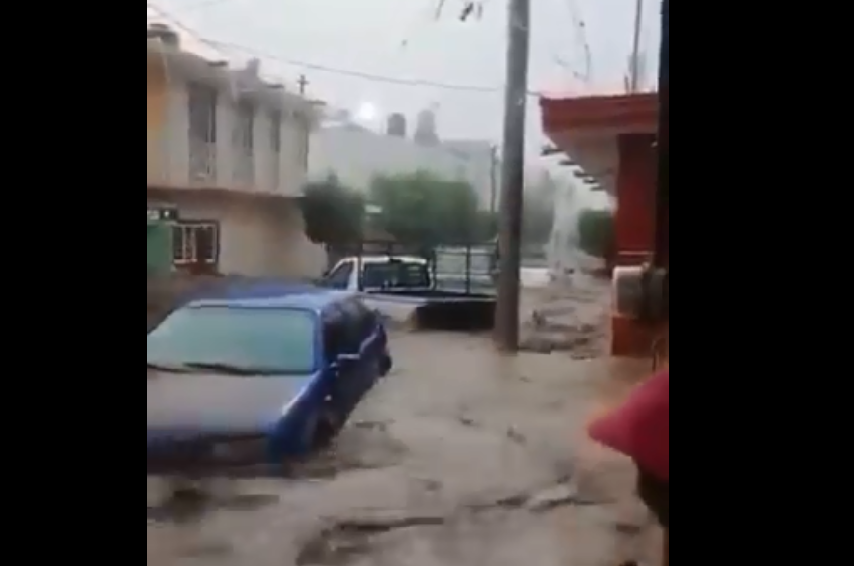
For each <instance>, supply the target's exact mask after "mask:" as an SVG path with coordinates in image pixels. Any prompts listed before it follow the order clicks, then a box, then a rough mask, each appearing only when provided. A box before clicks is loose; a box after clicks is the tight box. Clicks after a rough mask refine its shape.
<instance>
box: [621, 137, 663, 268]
mask: <svg viewBox="0 0 854 566" xmlns="http://www.w3.org/2000/svg"><path fill="white" fill-rule="evenodd" d="M654 144H655V135H653V134H623V135H621V136H620V137H619V139H618V147H619V152H620V165H619V170H618V171H617V187H616V194H617V216H616V219H615V226H614V231H615V234H614V238H615V240H616V245H617V254H618V258H619V255H620V254H626V253H628V254H632V255H634V254H637V253H639V252H640V253H648V252H651V251H652V249H653V245H654V241H655V183H656V175H657V164H656V153H655V146H654ZM617 264H618V265H620V264H623V265H625V264H624V263H622V262H620V261H619V259H618V261H617Z"/></svg>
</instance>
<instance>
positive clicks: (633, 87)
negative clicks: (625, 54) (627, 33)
mask: <svg viewBox="0 0 854 566" xmlns="http://www.w3.org/2000/svg"><path fill="white" fill-rule="evenodd" d="M642 25H643V0H635V26H634V30H633V35H632V59H631V61H629V92H630V93H635V92H637V91H638V82H639V76H638V75H639V71H640V68H639V67H640V65H639V61H638V55H639V53H640V36H641V27H642Z"/></svg>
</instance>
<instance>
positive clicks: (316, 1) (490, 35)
mask: <svg viewBox="0 0 854 566" xmlns="http://www.w3.org/2000/svg"><path fill="white" fill-rule="evenodd" d="M440 2H441V0H152V2H151V4H153V5H154V6H157V7H159V8H161V9H162V10H163V11H164V12H166V13H167V14H168V15H171V16H172V17H174V18H177V19H178V20H180V21H181V22H183V23H184V24H186V25H187V27H189V28H190V29H192V30H194V31H195V32H197V33H198V35H200V36H202V37H203V38H205V39H210V40H214V41H216V42H220V45H219V47H218V50H219V51H220V52H221V53H222V54H223V55H224V56H226V57H228V58H229V59H232V60H246V59H248V58H249V57H251V56H252V54H253V53H255V54H264V55H266V56H262V57H260V58H261V60H262V71H266V72H267V73H268V74H270V75H273V76H277V77H279V78H280V79H281V80H282V81H283V82H285V83H289V84H291V85H294V84H295V83H296V80H297V78H298V77H299V75H300V74H301V73H304V74H305V75H306V77H307V79H308V81H309V84H308V87H307V93H308V94H309V95H310V96H312V97H314V98H318V99H321V100H323V101H325V102H327V103H329V104H332V105H335V106H338V107H345V108H348V109H350V110H352V111H354V112H356V111H357V110H358V108H360V107H363V106H365V105H373V106H374V107H376V108H377V109H378V110H379V112H380V113H389V112H395V111H397V112H403V113H405V114H407V115H408V116H410V117H414V115H415V114H416V113H417V112H418V111H419V110H421V109H424V108H426V107H430V106H433V107H435V108H436V109H437V116H438V126H439V133H440V135H441V136H442V137H445V138H470V139H486V140H491V141H495V142H498V141H499V140H500V132H501V121H502V102H503V98H502V93H501V91H500V88H501V86H502V84H503V81H504V59H505V49H506V27H507V26H506V16H507V7H506V5H507V0H483V2H482V16H481V17H480V18H476V17H472V18H470V19H469V21H467V22H465V23H462V22H460V21H459V20H458V18H457V16H458V14H459V12H460V10H461V6H462V4H463V2H462V0H445V7H444V10H443V13H442V15H441V17H440V18H439V19H436V18H435V14H436V10H437V6H438V5H439V3H440ZM531 4H532V25H531V34H532V35H531V56H530V71H529V72H530V76H529V86H530V89H531V90H533V91H537V92H547V93H551V94H560V93H563V94H572V93H581V92H591V93H592V92H616V91H619V90H621V88H622V82H623V76H624V73H625V72H626V69H627V66H628V58H629V54H630V52H631V42H632V27H633V18H634V12H635V6H636V0H531ZM660 6H661V2H660V0H645V5H644V7H643V18H644V25H643V33H642V36H641V37H642V40H641V46H642V49H643V50H644V51H645V52H646V53H647V59H648V61H649V64H648V66H649V69H648V72H647V75H648V76H649V79H648V82H649V84H652V83H654V82H655V72H656V62H655V60H656V58H657V52H658V41H659V32H660V23H659V16H658V11H659V9H660ZM582 25H583V30H582ZM223 44H232V46H230V47H226V46H225V45H223ZM585 44H586V45H587V48H588V49H589V53H590V65H589V69H588V68H587V67H588V65H587V64H586V60H587V57H586V56H585ZM300 62H302V63H307V64H310V66H315V65H316V66H320V67H330V68H335V69H342V70H348V71H355V72H357V73H365V74H371V75H380V76H387V77H391V78H395V79H403V80H413V81H424V82H438V83H445V84H453V85H462V86H468V85H470V86H477V87H494V88H495V91H494V92H465V91H457V90H451V89H443V88H435V87H430V86H424V85H421V86H402V85H396V84H391V83H390V82H383V81H380V80H369V79H366V78H359V77H355V76H349V75H346V74H342V73H335V72H327V71H322V70H319V69H317V68H309V66H304V65H300V64H299V63H300ZM588 73H589V78H588V79H585V78H584V77H585V75H588ZM527 140H528V148H529V154H530V155H531V156H532V157H533V156H534V155H535V154H536V152H537V150H538V148H539V147H540V146H541V145H542V144H543V143H544V142H545V141H546V138H545V137H544V135H543V133H542V127H541V124H540V112H539V104H538V102H537V100H536V98H534V97H529V98H528V116H527Z"/></svg>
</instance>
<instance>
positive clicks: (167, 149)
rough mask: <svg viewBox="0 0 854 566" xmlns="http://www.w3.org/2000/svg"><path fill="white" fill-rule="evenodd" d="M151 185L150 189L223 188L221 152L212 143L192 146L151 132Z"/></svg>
mask: <svg viewBox="0 0 854 566" xmlns="http://www.w3.org/2000/svg"><path fill="white" fill-rule="evenodd" d="M146 161H147V181H148V186H150V187H161V188H168V189H196V188H217V187H219V182H218V176H217V169H218V167H217V150H216V146H215V145H214V144H212V143H207V142H203V141H197V142H189V141H188V140H181V139H178V140H176V139H174V137H170V136H168V135H165V134H156V133H155V134H153V133H151V132H149V134H148V140H147V160H146Z"/></svg>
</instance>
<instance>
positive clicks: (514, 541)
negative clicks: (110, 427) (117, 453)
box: [147, 289, 650, 566]
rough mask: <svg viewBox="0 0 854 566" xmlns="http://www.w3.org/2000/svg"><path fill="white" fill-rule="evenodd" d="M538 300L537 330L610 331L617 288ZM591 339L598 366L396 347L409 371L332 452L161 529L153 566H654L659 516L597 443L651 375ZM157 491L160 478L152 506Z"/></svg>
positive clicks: (458, 340)
mask: <svg viewBox="0 0 854 566" xmlns="http://www.w3.org/2000/svg"><path fill="white" fill-rule="evenodd" d="M538 293H540V294H536V293H535V294H531V293H529V294H528V296H527V297H526V304H525V306H524V307H523V309H524V310H526V313H527V314H526V316H525V318H526V320H527V318H529V315H530V312H532V311H533V310H534V309H537V308H540V307H541V306H542V304H543V302H544V301H549V304H550V305H551V306H550V307H548V308H546V309H545V310H544V311H543V312H542V313H541V316H540V318H539V322H538V323H537V324H535V325H534V326H537V327H538V328H539V330H540V331H542V332H544V333H547V334H548V333H552V334H557V333H560V332H563V333H564V334H566V333H569V334H572V332H576V333H578V332H581V331H579V330H578V327H580V326H582V325H588V326H585V328H584V329H583V332H582V333H586V334H590V333H591V332H593V333H594V334H596V332H599V331H598V330H597V331H596V332H594V331H593V330H592V327H593V326H596V327H597V328H599V321H598V319H599V318H601V312H602V311H601V306H602V302H601V301H602V297H603V296H604V295H603V294H604V290H603V289H594V290H592V291H589V292H587V293H586V294H582V295H583V296H580V298H579V297H576V298H575V299H573V298H572V297H569V298H567V297H564V301H565V302H566V304H569V305H570V306H569V307H567V306H566V305H565V304H564V305H563V306H560V305H558V306H554V305H555V301H554V298H547V299H544V298H543V295H542V294H541V293H542V291H540V292H538ZM579 300H580V301H581V303H583V304H580V306H579ZM561 304H563V303H561ZM572 304H575V305H576V306H575V307H572V306H571V305H572ZM549 309H551V310H549ZM552 314H553V315H554V316H552ZM561 317H563V318H561ZM567 317H569V318H567ZM564 318H566V319H567V320H569V322H563V320H564ZM558 319H560V320H559V321H558V322H551V321H552V320H558ZM529 326H530V325H529ZM527 333H528V334H529V335H530V334H532V333H534V334H535V333H536V331H535V330H531V329H530V328H528V329H527ZM599 333H600V334H601V332H599ZM523 334H525V333H523ZM529 338H530V336H529ZM582 338H583V337H578V336H576V337H575V338H574V340H576V342H578V343H579V344H581V345H582V346H583V347H585V348H587V350H586V354H587V355H584V356H578V355H575V356H574V355H573V352H571V351H561V348H558V347H555V348H554V349H553V350H554V351H553V352H552V353H550V354H542V353H531V352H524V353H521V354H519V355H518V356H515V357H505V356H500V355H498V354H496V353H495V350H494V347H493V344H492V342H491V340H490V338H489V337H488V336H466V335H459V334H440V333H436V334H428V333H404V332H401V333H396V334H395V335H394V336H393V342H392V348H393V354H394V356H395V368H394V370H393V371H392V373H391V375H389V376H388V377H387V378H386V379H385V380H384V381H383V382H381V383H380V384H379V385H378V386H377V387H376V388H375V389H374V391H373V392H372V393H371V394H370V396H369V397H368V398H367V399H366V400H365V401H364V402H363V403H362V404H361V405H360V406H359V408H358V409H357V411H356V413H355V414H354V416H353V418H352V420H351V422H350V425H349V426H348V428H347V429H346V430H345V431H344V432H342V434H341V436H340V437H339V439H338V440H337V442H336V444H335V447H334V448H333V449H332V450H331V451H330V453H329V454H323V455H320V456H318V458H316V459H315V460H314V461H312V462H310V463H306V464H305V465H303V466H302V467H301V468H300V469H299V470H298V471H297V474H296V475H297V477H296V478H294V479H289V480H280V481H246V482H239V483H236V484H231V485H227V486H221V489H217V490H215V491H216V493H217V497H216V498H215V499H214V500H213V501H207V502H203V503H189V504H185V505H184V506H183V509H181V510H179V511H180V512H178V513H177V514H176V512H175V510H174V509H173V510H172V511H164V512H163V513H162V514H161V515H160V516H158V517H157V519H156V520H153V519H151V518H150V519H149V521H148V532H147V555H148V558H147V562H148V564H149V565H151V566H168V565H179V564H180V565H194V564H203V563H204V564H224V565H247V566H267V565H270V566H273V565H275V566H480V565H489V566H505V565H506V566H520V565H523V564H524V565H525V566H618V565H619V564H620V563H621V561H623V560H627V559H636V560H638V562H639V563H643V560H644V559H646V557H647V554H646V550H645V549H644V548H642V546H643V545H644V544H646V543H647V542H648V537H647V536H646V535H647V534H648V531H649V529H650V527H649V518H648V517H647V516H646V513H644V512H643V511H642V510H641V509H640V508H638V507H636V504H635V503H634V501H633V500H632V499H631V497H630V496H629V494H630V492H631V482H632V475H631V473H630V470H629V469H628V468H627V466H626V465H625V463H624V462H622V461H620V460H618V459H616V458H615V457H612V456H610V455H608V454H604V453H600V452H599V450H598V449H596V448H595V447H592V446H590V445H589V444H588V443H587V442H586V440H584V435H583V429H584V425H585V423H586V422H587V420H588V419H589V418H590V416H591V414H592V413H593V412H595V411H597V410H600V409H601V407H602V404H603V403H608V402H609V401H610V400H612V399H614V398H616V397H619V395H620V394H621V393H622V391H624V390H625V388H626V387H627V386H628V385H629V384H630V383H631V381H632V379H631V377H632V376H636V375H639V374H640V373H641V372H642V371H643V369H644V368H643V367H640V366H635V367H619V368H617V367H615V365H614V362H609V361H607V360H606V359H604V358H601V357H600V358H598V359H573V358H579V357H582V358H584V357H591V355H592V353H593V349H594V348H601V337H600V336H598V335H596V336H593V337H592V338H591V337H590V336H588V337H587V338H586V339H582ZM615 376H616V377H615ZM157 491H158V485H157V482H156V481H155V480H151V479H149V486H148V497H149V504H150V505H151V503H152V502H156V500H157V499H158V493H157Z"/></svg>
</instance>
